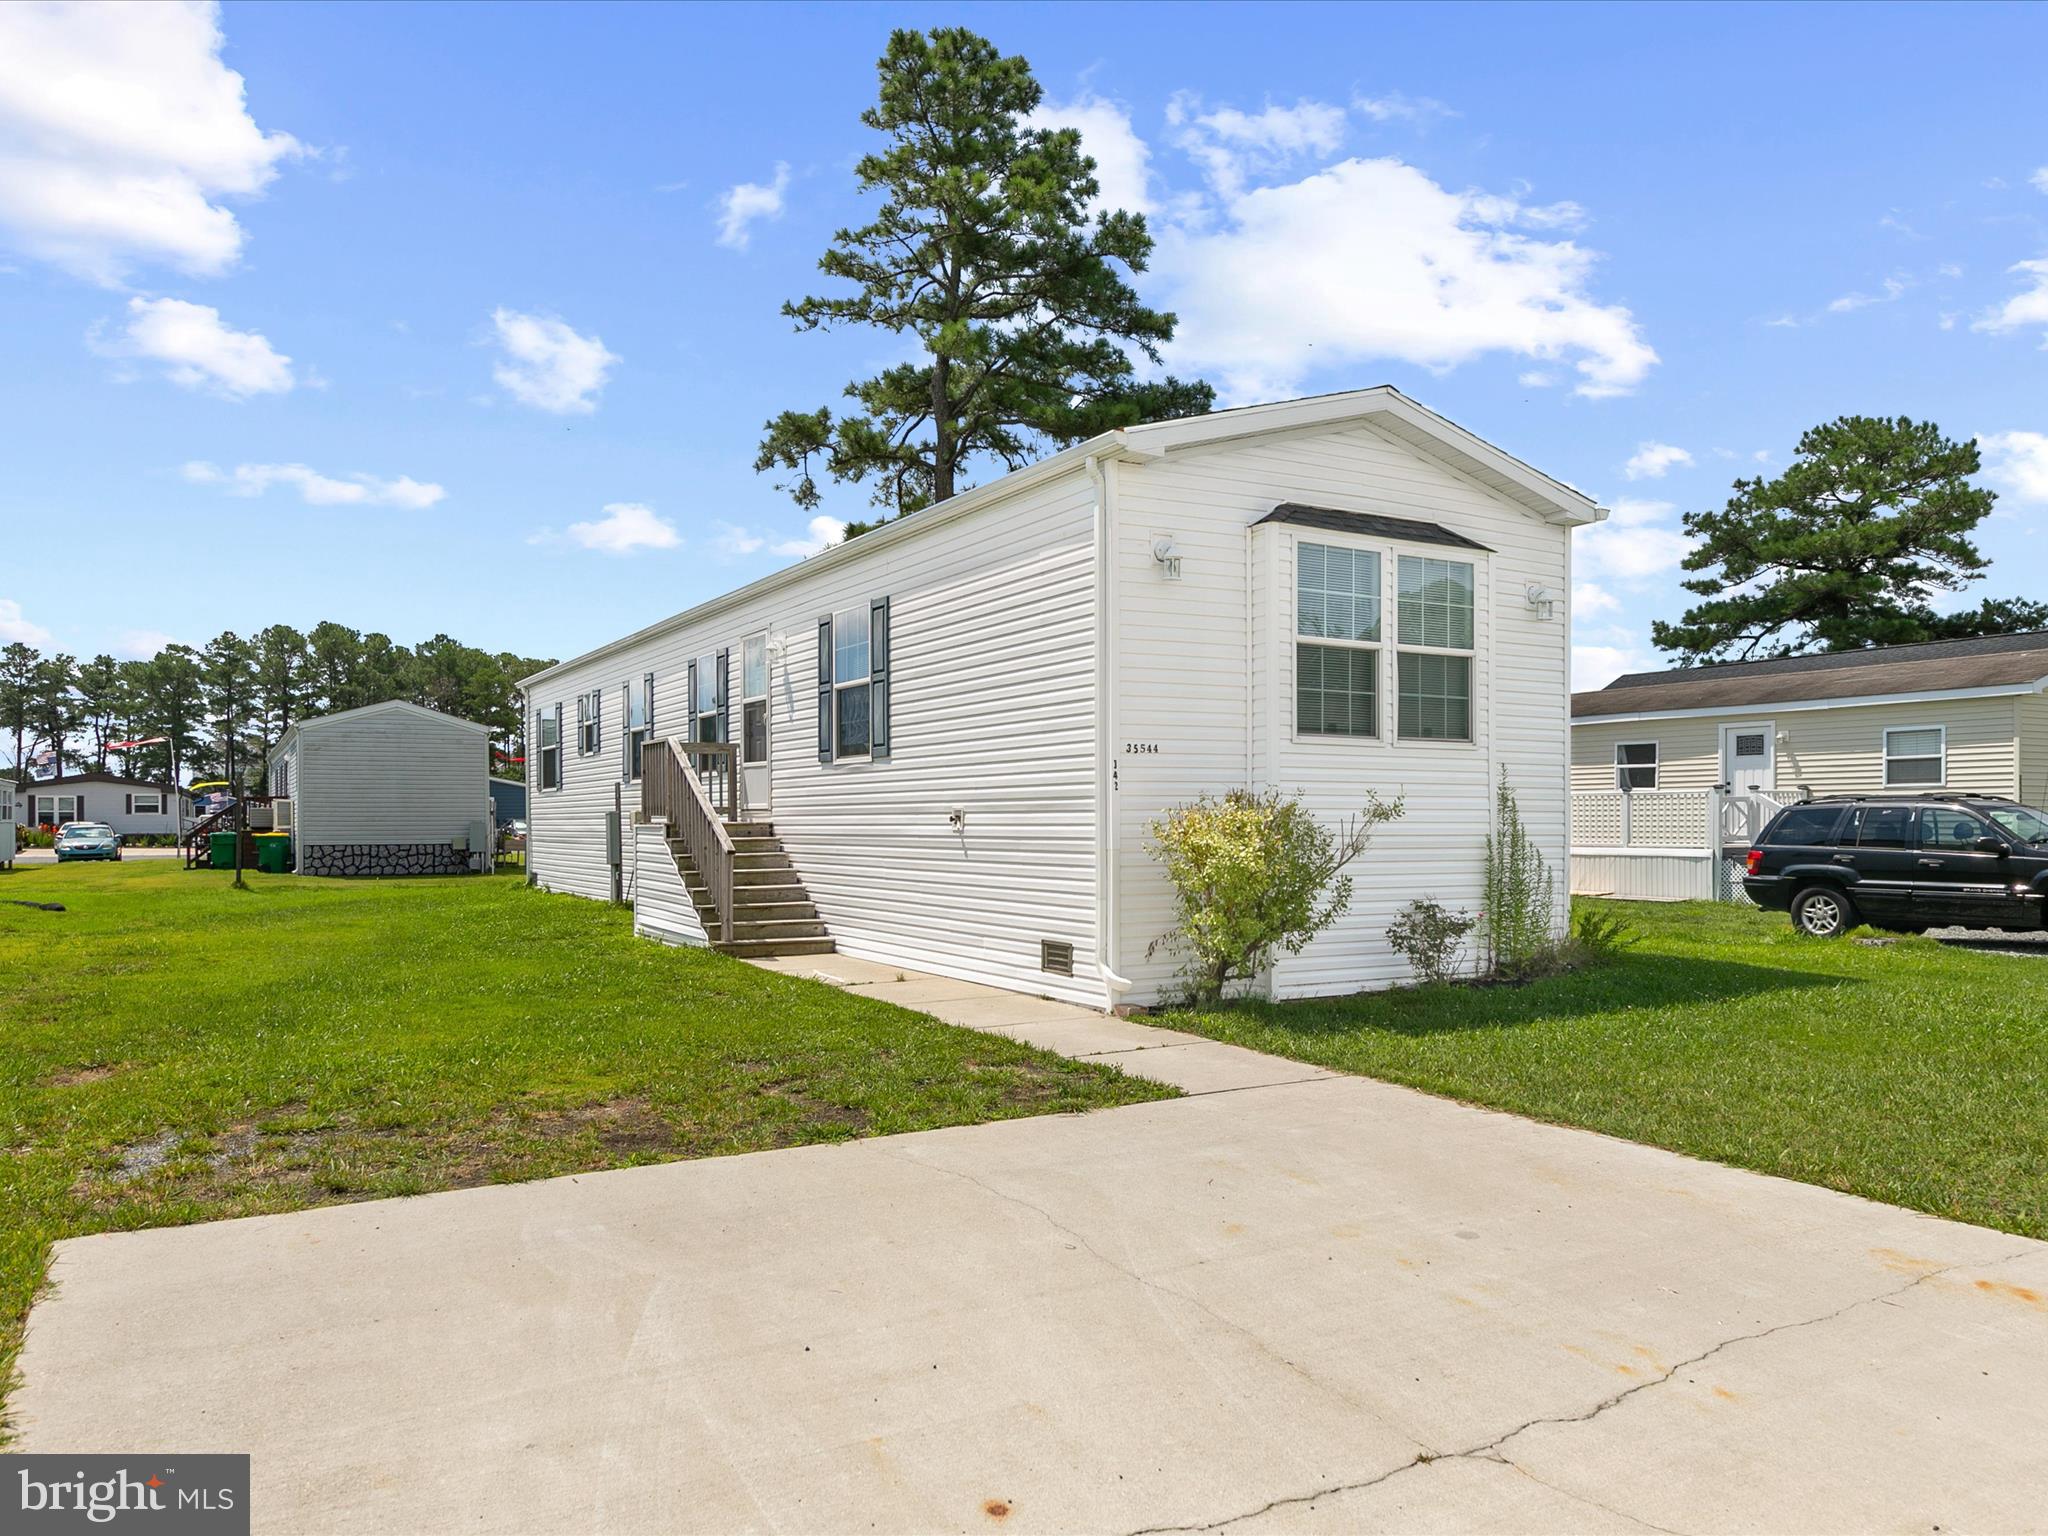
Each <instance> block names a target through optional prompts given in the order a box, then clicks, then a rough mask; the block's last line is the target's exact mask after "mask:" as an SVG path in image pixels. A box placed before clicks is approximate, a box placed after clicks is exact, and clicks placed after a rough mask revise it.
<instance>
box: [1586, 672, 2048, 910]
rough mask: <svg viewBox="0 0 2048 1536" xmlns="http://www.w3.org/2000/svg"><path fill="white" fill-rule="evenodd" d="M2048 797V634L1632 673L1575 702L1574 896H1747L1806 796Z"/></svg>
mask: <svg viewBox="0 0 2048 1536" xmlns="http://www.w3.org/2000/svg"><path fill="white" fill-rule="evenodd" d="M1926 790H1949V791H1953V792H1955V793H1959V794H1975V795H2004V796H2008V797H2010V798H2012V799H2014V800H2023V801H2027V802H2029V803H2032V804H2034V805H2042V804H2048V633H2036V634H2027V635H1995V636H1988V637H1985V638H1982V639H1976V640H1937V641H1933V642H1930V643H1928V644H1924V645H1894V646H1885V647H1882V648H1879V649H1873V650H1865V651H1838V652H1831V653H1828V654H1825V655H1818V656H1792V657H1786V658H1784V659H1782V660H1778V661H1754V662H1736V663H1729V664H1723V665H1718V666H1703V667H1686V668H1680V669H1677V670H1674V671H1669V672H1636V673H1631V674H1630V675H1628V676H1626V677H1618V678H1616V679H1615V680H1614V681H1613V682H1611V683H1609V684H1608V685H1607V686H1606V687H1605V688H1601V689H1597V690H1595V691H1592V692H1589V693H1577V694H1573V695H1572V864H1571V872H1572V889H1573V891H1574V892H1578V893H1581V894H1602V895H1613V896H1623V897H1636V898H1640V899H1645V900H1677V899H1686V898H1707V897H1720V898H1723V899H1730V900H1733V899H1739V894H1740V890H1741V879H1740V875H1741V868H1740V865H1741V858H1742V855H1743V853H1744V851H1745V850H1746V849H1747V848H1748V846H1749V844H1750V842H1751V841H1752V840H1753V839H1754V838H1755V836H1756V835H1757V833H1758V832H1760V831H1761V830H1762V827H1763V823H1764V822H1765V821H1767V820H1768V819H1769V818H1770V816H1771V815H1772V814H1773V813H1774V812H1775V811H1776V810H1777V809H1778V807H1779V806H1781V805H1784V804H1787V803H1789V802H1791V801H1794V800H1800V799H1804V798H1806V797H1808V796H1810V795H1842V794H1884V793H1886V792H1887V791H1890V792H1894V793H1899V794H1907V793H1913V792H1916V791H1926Z"/></svg>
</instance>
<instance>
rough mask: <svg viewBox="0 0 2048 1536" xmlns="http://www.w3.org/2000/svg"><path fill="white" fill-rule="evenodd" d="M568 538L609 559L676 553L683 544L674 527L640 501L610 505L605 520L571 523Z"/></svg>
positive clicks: (607, 507)
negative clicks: (639, 551)
mask: <svg viewBox="0 0 2048 1536" xmlns="http://www.w3.org/2000/svg"><path fill="white" fill-rule="evenodd" d="M568 536H569V539H570V541H571V542H572V543H576V544H580V545H582V546H583V547H584V548H585V549H595V550H600V551H602V552H603V553H605V554H607V555H630V554H631V553H632V552H633V551H634V550H636V549H674V548H676V547H677V546H678V545H680V544H681V543H682V542H683V536H682V535H681V534H679V533H677V532H676V528H675V524H674V523H671V522H669V521H668V519H666V518H664V517H659V516H657V515H656V514H655V511H654V508H652V507H650V506H646V505H643V504H642V503H640V502H637V501H611V502H606V503H605V508H604V516H603V517H601V518H598V519H597V520H596V521H595V522H588V523H571V524H570V525H569V530H568Z"/></svg>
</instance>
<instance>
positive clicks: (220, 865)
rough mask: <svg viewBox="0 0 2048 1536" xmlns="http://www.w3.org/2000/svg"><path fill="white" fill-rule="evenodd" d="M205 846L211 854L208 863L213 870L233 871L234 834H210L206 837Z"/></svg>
mask: <svg viewBox="0 0 2048 1536" xmlns="http://www.w3.org/2000/svg"><path fill="white" fill-rule="evenodd" d="M206 845H207V847H208V848H209V849H210V850H211V852H212V857H211V859H210V860H209V862H210V863H211V864H212V865H213V867H214V868H215V869H233V868H234V867H235V834H234V833H232V832H214V833H211V834H209V835H208V837H207V839H206Z"/></svg>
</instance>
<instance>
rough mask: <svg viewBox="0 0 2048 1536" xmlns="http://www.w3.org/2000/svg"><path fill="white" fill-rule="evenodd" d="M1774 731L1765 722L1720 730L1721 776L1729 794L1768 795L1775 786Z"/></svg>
mask: <svg viewBox="0 0 2048 1536" xmlns="http://www.w3.org/2000/svg"><path fill="white" fill-rule="evenodd" d="M1777 770H1778V758H1777V732H1776V731H1775V730H1773V729H1772V727H1771V722H1770V721H1768V720H1762V721H1753V722H1751V723H1750V724H1748V725H1724V726H1722V727H1721V777H1722V779H1723V780H1724V781H1725V782H1726V783H1727V785H1728V790H1729V793H1731V794H1737V795H1741V794H1754V793H1757V792H1759V791H1761V792H1762V793H1764V794H1769V793H1770V792H1771V791H1772V790H1773V789H1775V788H1776V787H1777V783H1778V772H1777Z"/></svg>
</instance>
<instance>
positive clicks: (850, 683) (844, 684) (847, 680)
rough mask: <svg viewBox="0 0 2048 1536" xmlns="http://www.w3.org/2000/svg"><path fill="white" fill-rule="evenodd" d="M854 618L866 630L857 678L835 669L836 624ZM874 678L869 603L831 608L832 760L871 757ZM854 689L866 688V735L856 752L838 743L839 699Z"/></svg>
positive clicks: (856, 760)
mask: <svg viewBox="0 0 2048 1536" xmlns="http://www.w3.org/2000/svg"><path fill="white" fill-rule="evenodd" d="M853 617H858V618H859V620H860V627H861V629H862V630H863V631H864V632H865V633H866V635H867V639H866V642H865V643H864V644H863V645H862V646H861V654H862V655H864V656H866V657H867V664H866V665H865V666H864V667H862V668H861V673H860V676H859V677H842V676H841V675H840V671H839V635H840V626H841V625H842V624H844V623H845V622H846V621H847V620H848V619H849V618H853ZM874 677H875V615H874V606H873V604H872V603H871V602H867V601H862V602H858V603H855V604H854V605H853V606H852V607H851V608H835V609H834V610H833V611H832V760H833V761H834V762H835V763H865V762H868V761H869V760H870V759H872V758H873V756H874V747H875V715H874V708H875V696H874V689H873V687H872V686H871V685H872V684H873V682H874ZM855 688H865V689H867V690H868V735H867V745H865V746H863V747H862V748H861V749H860V750H859V751H858V752H849V751H847V750H846V749H845V748H844V747H842V746H841V745H840V736H839V701H840V700H841V699H843V698H845V697H846V695H847V693H848V692H849V691H850V690H852V689H855Z"/></svg>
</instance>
